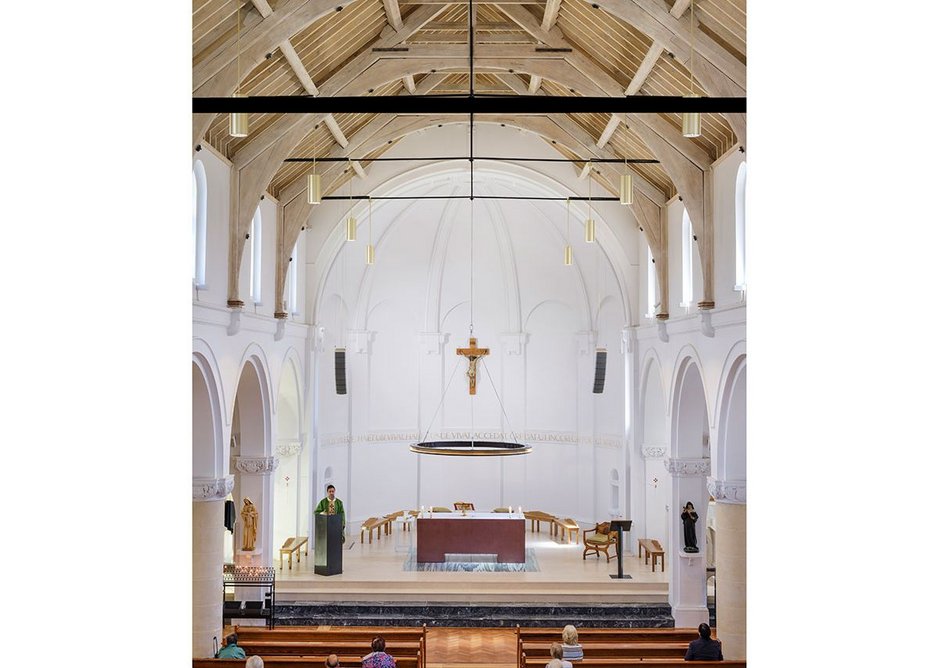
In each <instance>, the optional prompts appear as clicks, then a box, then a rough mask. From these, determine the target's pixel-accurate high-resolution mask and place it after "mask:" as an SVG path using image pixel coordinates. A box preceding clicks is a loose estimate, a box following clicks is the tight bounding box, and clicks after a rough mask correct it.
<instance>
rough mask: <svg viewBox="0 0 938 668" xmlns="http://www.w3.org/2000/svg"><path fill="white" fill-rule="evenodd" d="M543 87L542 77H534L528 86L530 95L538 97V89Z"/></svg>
mask: <svg viewBox="0 0 938 668" xmlns="http://www.w3.org/2000/svg"><path fill="white" fill-rule="evenodd" d="M540 87H541V77H539V76H537V75H534V76H532V77H531V82H530V83H529V84H528V95H536V94H537V90H538V88H540Z"/></svg>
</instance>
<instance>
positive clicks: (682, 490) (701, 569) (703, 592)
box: [666, 459, 719, 628]
mask: <svg viewBox="0 0 938 668" xmlns="http://www.w3.org/2000/svg"><path fill="white" fill-rule="evenodd" d="M666 465H667V469H668V472H669V473H670V474H671V520H670V522H671V526H670V527H669V533H670V534H671V541H670V542H671V582H670V593H669V601H670V603H671V614H672V616H673V617H674V626H676V627H682V628H684V627H686V628H696V627H697V625H698V624H700V623H702V622H707V621H708V620H709V619H710V613H709V611H708V610H707V545H706V530H707V500H708V499H707V489H706V477H707V476H708V475H709V474H710V460H709V459H668V460H667V462H666ZM688 501H690V502H691V503H693V504H694V509H695V510H696V511H697V516H698V520H697V525H696V530H697V546H698V547H699V548H700V552H696V553H687V552H684V540H683V538H684V531H683V525H682V523H681V510H682V509H683V507H684V504H685V503H686V502H688ZM717 542H719V541H717Z"/></svg>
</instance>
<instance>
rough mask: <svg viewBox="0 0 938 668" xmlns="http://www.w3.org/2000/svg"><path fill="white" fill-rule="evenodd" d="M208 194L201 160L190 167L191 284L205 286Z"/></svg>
mask: <svg viewBox="0 0 938 668" xmlns="http://www.w3.org/2000/svg"><path fill="white" fill-rule="evenodd" d="M207 218H208V193H207V192H206V185H205V168H204V167H203V166H202V161H201V160H196V161H195V164H194V165H193V166H192V252H193V256H192V282H193V283H194V284H195V285H196V286H198V287H200V288H201V287H204V286H205V238H206V228H207V226H208V223H207V220H206V219H207Z"/></svg>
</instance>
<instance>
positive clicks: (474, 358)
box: [456, 336, 489, 394]
mask: <svg viewBox="0 0 938 668" xmlns="http://www.w3.org/2000/svg"><path fill="white" fill-rule="evenodd" d="M456 354H457V355H462V356H463V357H465V358H467V359H468V360H469V370H468V371H467V372H466V377H467V378H468V379H469V394H475V393H476V362H478V361H479V358H480V357H485V356H486V355H488V354H489V349H488V348H476V338H475V337H474V336H470V337H469V347H468V348H457V349H456Z"/></svg>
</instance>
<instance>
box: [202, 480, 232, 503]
mask: <svg viewBox="0 0 938 668" xmlns="http://www.w3.org/2000/svg"><path fill="white" fill-rule="evenodd" d="M233 489H234V476H232V475H227V476H225V477H224V478H193V479H192V500H193V501H221V500H224V498H225V497H226V496H228V495H229V494H230V493H231V490H233Z"/></svg>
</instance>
